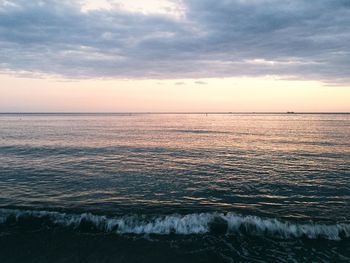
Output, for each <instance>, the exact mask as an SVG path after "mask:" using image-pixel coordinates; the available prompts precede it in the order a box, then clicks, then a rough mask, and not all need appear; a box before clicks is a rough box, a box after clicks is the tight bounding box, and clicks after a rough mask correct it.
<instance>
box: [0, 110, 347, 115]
mask: <svg viewBox="0 0 350 263" xmlns="http://www.w3.org/2000/svg"><path fill="white" fill-rule="evenodd" d="M0 114H1V115H11V114H12V115H19V114H23V115H26V114H27V115H39V114H42V115H50V114H52V115H58V114H61V115H69V114H72V115H73V114H76V115H78V114H80V115H89V114H91V115H118V114H119V115H122V114H288V115H292V114H350V112H332V111H305V112H304V111H300V112H298V111H120V112H84V111H83V112H80V111H69V112H68V111H67V112H65V111H62V112H60V111H57V112H56V111H52V112H45V111H38V112H35V111H33V112H29V111H28V112H20V111H18V112H0Z"/></svg>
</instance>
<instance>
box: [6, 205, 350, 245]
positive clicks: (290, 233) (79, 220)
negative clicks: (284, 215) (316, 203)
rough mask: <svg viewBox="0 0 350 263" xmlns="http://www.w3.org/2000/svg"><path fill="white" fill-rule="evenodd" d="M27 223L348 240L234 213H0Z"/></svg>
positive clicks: (346, 228) (346, 230) (342, 229)
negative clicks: (164, 214)
mask: <svg viewBox="0 0 350 263" xmlns="http://www.w3.org/2000/svg"><path fill="white" fill-rule="evenodd" d="M28 219H39V220H48V222H49V223H50V224H53V225H58V226H63V227H72V228H76V229H78V228H84V226H86V225H88V226H90V227H93V228H95V229H96V230H98V231H104V232H113V233H117V234H158V235H169V234H180V235H190V234H205V233H210V232H215V231H217V230H218V229H219V230H220V229H221V230H224V231H225V233H226V234H243V235H253V236H263V235H267V236H271V237H275V238H282V239H288V238H301V237H304V238H309V239H317V238H324V239H329V240H342V239H346V238H349V237H350V224H348V223H339V224H332V225H327V224H316V223H305V224H299V223H291V222H283V221H281V220H278V219H271V218H261V217H257V216H241V215H237V214H235V213H197V214H187V215H179V214H173V215H166V216H157V217H147V216H145V215H138V216H136V215H134V216H131V215H130V216H120V217H106V216H102V215H94V214H91V213H83V214H67V213H60V212H49V211H34V210H33V211H32V210H18V209H0V224H7V223H10V222H13V221H14V222H23V221H25V220H28Z"/></svg>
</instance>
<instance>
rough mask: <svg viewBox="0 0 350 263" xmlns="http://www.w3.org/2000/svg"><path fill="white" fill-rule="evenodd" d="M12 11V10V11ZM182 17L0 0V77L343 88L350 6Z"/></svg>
mask: <svg viewBox="0 0 350 263" xmlns="http://www.w3.org/2000/svg"><path fill="white" fill-rule="evenodd" d="M9 3H11V4H9ZM183 5H184V7H185V17H184V18H182V19H178V18H174V17H171V16H165V15H144V14H141V13H132V12H127V11H122V10H96V11H91V12H82V11H81V9H80V5H79V2H78V1H76V2H74V1H58V0H47V1H39V0H32V1H25V0H17V1H0V69H1V70H2V71H12V72H15V73H19V72H33V73H45V74H58V75H63V76H66V77H68V78H94V77H121V78H160V79H166V78H187V77H188V78H202V77H230V76H264V75H278V76H281V77H286V78H295V79H315V80H322V81H324V82H327V83H332V84H334V83H339V84H349V82H350V45H349V43H350V1H348V0H319V1H307V0H286V1H280V0H260V1H257V0H251V1H247V0H215V1H214V0H188V1H185V0H184V1H183Z"/></svg>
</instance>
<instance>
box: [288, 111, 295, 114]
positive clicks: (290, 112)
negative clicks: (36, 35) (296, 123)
mask: <svg viewBox="0 0 350 263" xmlns="http://www.w3.org/2000/svg"><path fill="white" fill-rule="evenodd" d="M294 113H295V112H294V111H287V114H294Z"/></svg>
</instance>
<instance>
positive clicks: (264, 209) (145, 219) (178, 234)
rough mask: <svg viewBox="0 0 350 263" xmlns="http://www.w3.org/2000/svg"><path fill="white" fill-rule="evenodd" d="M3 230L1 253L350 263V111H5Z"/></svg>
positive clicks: (1, 126) (13, 258)
mask: <svg viewBox="0 0 350 263" xmlns="http://www.w3.org/2000/svg"><path fill="white" fill-rule="evenodd" d="M0 231H1V232H0V261H1V262H22V261H23V260H24V259H25V261H26V262H48V261H50V262H165V261H167V262H186V261H188V262H214V261H215V262H232V261H233V262H310V261H315V262H349V261H350V115H348V114H276V115H273V114H265V115H264V114H257V115H254V114H241V115H240V114H208V115H206V114H109V115H106V114H105V115H103V114H64V115H59V114H54V115H53V114H46V115H45V114H43V115H35V114H29V115H28V114H26V115H19V114H12V115H6V114H3V115H0ZM33 239H34V240H40V241H38V243H33V242H28V241H29V240H33ZM97 259H98V260H97ZM84 260H85V261H84Z"/></svg>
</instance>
